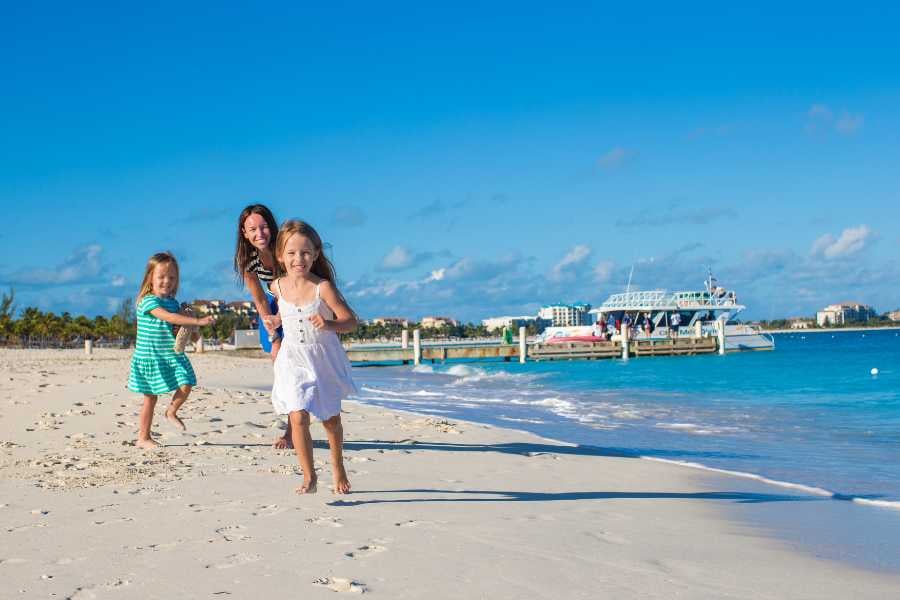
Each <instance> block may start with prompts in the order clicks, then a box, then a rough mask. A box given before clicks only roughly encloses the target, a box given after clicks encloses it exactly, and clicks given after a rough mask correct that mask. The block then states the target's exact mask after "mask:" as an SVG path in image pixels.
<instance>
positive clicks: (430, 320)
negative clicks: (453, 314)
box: [419, 317, 458, 329]
mask: <svg viewBox="0 0 900 600" xmlns="http://www.w3.org/2000/svg"><path fill="white" fill-rule="evenodd" d="M419 324H420V325H421V326H422V328H423V329H438V328H439V327H448V326H449V327H456V325H457V324H458V323H457V322H456V320H455V319H451V318H450V317H422V320H421V321H420V322H419Z"/></svg>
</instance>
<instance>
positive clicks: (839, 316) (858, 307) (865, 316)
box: [816, 302, 877, 327]
mask: <svg viewBox="0 0 900 600" xmlns="http://www.w3.org/2000/svg"><path fill="white" fill-rule="evenodd" d="M876 316H877V314H876V313H875V309H873V308H872V307H871V306H869V305H867V304H859V303H857V302H841V303H840V304H829V305H828V306H826V307H825V308H823V309H822V310H820V311H819V312H817V313H816V323H817V324H818V325H819V326H820V327H823V326H828V325H845V324H847V323H865V322H866V321H868V320H869V319H873V318H875V317H876Z"/></svg>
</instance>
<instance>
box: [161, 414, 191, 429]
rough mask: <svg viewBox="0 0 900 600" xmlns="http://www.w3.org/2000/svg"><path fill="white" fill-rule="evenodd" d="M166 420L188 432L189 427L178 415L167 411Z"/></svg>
mask: <svg viewBox="0 0 900 600" xmlns="http://www.w3.org/2000/svg"><path fill="white" fill-rule="evenodd" d="M166 419H168V420H169V423H171V424H172V425H174V426H175V427H177V428H178V429H180V430H182V431H187V427H185V426H184V421H182V420H181V419H179V418H178V415H177V414H175V413H174V412H171V411H168V410H167V411H166Z"/></svg>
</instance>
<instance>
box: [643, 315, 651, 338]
mask: <svg viewBox="0 0 900 600" xmlns="http://www.w3.org/2000/svg"><path fill="white" fill-rule="evenodd" d="M644 333H646V334H647V335H648V336H650V335H653V320H652V319H651V318H650V313H647V314H645V315H644Z"/></svg>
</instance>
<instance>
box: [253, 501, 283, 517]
mask: <svg viewBox="0 0 900 600" xmlns="http://www.w3.org/2000/svg"><path fill="white" fill-rule="evenodd" d="M285 510H287V509H284V508H281V507H279V506H278V505H277V504H264V505H262V506H258V507H257V508H256V510H255V511H254V512H252V513H250V514H251V515H253V516H254V517H271V516H273V515H277V514H279V513H282V512H284V511H285Z"/></svg>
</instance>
